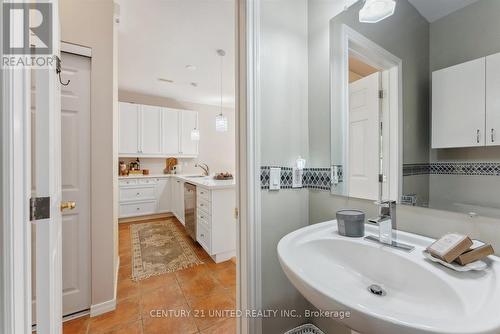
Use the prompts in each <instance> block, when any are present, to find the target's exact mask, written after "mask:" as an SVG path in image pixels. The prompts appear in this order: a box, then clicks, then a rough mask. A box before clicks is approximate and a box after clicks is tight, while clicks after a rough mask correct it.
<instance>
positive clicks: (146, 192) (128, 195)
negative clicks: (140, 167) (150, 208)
mask: <svg viewBox="0 0 500 334" xmlns="http://www.w3.org/2000/svg"><path fill="white" fill-rule="evenodd" d="M155 198H156V189H155V187H154V186H150V187H130V188H128V187H127V188H120V201H140V200H147V199H155Z"/></svg>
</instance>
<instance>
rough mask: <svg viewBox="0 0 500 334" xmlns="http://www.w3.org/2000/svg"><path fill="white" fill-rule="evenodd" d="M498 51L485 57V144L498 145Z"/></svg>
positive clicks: (499, 61)
mask: <svg viewBox="0 0 500 334" xmlns="http://www.w3.org/2000/svg"><path fill="white" fill-rule="evenodd" d="M499 92H500V53H497V54H494V55H491V56H488V57H486V131H485V134H486V146H494V145H500V137H498V131H500V93H499Z"/></svg>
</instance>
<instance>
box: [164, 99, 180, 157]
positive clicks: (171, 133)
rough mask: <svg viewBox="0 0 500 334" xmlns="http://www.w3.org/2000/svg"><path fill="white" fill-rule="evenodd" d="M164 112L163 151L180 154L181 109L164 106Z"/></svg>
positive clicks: (168, 153) (166, 153) (167, 153)
mask: <svg viewBox="0 0 500 334" xmlns="http://www.w3.org/2000/svg"><path fill="white" fill-rule="evenodd" d="M162 112H163V153H164V154H165V155H173V156H177V155H178V154H179V150H180V147H179V111H177V110H174V109H168V108H162Z"/></svg>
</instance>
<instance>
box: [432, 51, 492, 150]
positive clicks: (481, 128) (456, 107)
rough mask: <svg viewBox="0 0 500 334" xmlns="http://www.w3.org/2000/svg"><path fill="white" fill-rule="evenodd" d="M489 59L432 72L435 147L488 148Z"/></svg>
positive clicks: (433, 139)
mask: <svg viewBox="0 0 500 334" xmlns="http://www.w3.org/2000/svg"><path fill="white" fill-rule="evenodd" d="M485 66H486V59H485V58H480V59H476V60H472V61H469V62H466V63H463V64H459V65H455V66H452V67H448V68H445V69H442V70H439V71H435V72H433V73H432V148H450V147H475V146H484V145H485V118H486V113H485V106H486V101H485V95H486V70H485Z"/></svg>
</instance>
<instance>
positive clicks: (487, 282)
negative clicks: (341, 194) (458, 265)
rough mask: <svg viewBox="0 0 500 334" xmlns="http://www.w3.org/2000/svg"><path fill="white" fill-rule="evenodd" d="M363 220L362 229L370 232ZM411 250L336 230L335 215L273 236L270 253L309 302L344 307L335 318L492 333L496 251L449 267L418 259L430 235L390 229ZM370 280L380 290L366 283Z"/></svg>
mask: <svg viewBox="0 0 500 334" xmlns="http://www.w3.org/2000/svg"><path fill="white" fill-rule="evenodd" d="M377 233H378V230H377V228H376V227H375V226H372V225H366V235H377ZM398 241H400V242H403V243H406V244H409V245H412V246H415V249H414V250H413V251H411V252H406V251H403V250H398V249H394V248H391V247H388V246H384V245H381V244H378V243H375V242H372V241H368V240H365V239H363V238H348V237H343V236H340V235H339V234H338V232H337V223H336V221H330V222H325V223H321V224H316V225H311V226H308V227H305V228H302V229H300V230H297V231H294V232H292V233H290V234H288V235H286V236H285V237H283V239H281V241H280V242H279V244H278V256H279V259H280V262H281V266H282V268H283V270H284V272H285V273H286V275H287V277H288V279H289V280H290V281H291V282H292V284H293V285H294V286H295V287H296V288H297V289H298V290H299V291H300V292H301V293H302V295H303V296H304V297H305V298H306V299H307V300H309V302H311V303H312V304H313V305H314V306H316V307H317V308H318V309H320V310H325V311H340V310H345V311H350V317H349V318H344V319H337V320H338V321H341V322H343V323H344V324H345V325H347V326H348V327H350V328H352V329H354V330H355V331H358V332H360V333H363V334H416V333H440V334H445V333H446V334H499V333H500V259H499V258H498V257H496V256H490V257H489V258H488V259H487V260H486V262H488V269H486V270H485V271H482V272H466V273H463V272H460V273H459V272H455V271H453V270H451V269H447V268H445V267H442V266H440V265H438V264H436V263H433V262H430V261H429V260H426V259H425V258H424V256H423V255H422V251H423V250H424V249H425V248H426V247H427V246H428V245H430V244H431V243H432V242H433V239H430V238H426V237H422V236H418V235H415V234H411V233H405V232H398ZM373 284H376V285H379V286H380V287H382V288H383V290H384V292H385V295H384V296H380V295H376V294H374V293H373V292H371V291H369V289H368V288H369V287H370V286H371V285H373Z"/></svg>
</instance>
